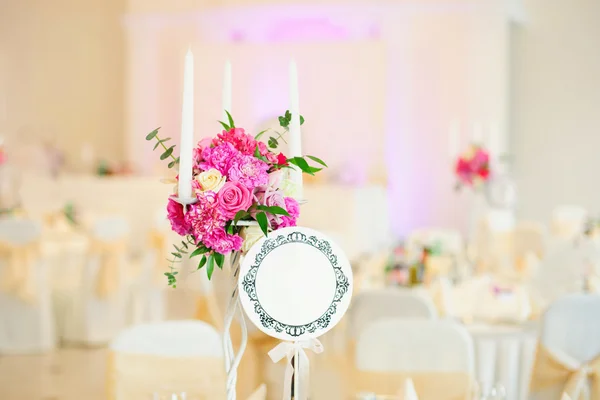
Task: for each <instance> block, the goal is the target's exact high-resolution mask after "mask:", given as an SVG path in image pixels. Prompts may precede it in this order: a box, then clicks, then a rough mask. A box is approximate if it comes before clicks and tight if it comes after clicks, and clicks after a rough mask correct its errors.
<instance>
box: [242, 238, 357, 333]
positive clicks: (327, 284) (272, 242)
mask: <svg viewBox="0 0 600 400" xmlns="http://www.w3.org/2000/svg"><path fill="white" fill-rule="evenodd" d="M239 290H240V299H241V303H242V306H243V308H244V310H245V311H246V314H247V315H248V317H249V318H250V320H251V321H252V322H253V323H254V324H255V325H256V326H257V327H258V328H259V329H260V330H261V331H263V332H265V333H266V334H268V335H270V336H273V337H276V338H279V339H282V340H290V341H295V340H303V339H307V338H313V337H318V336H320V335H322V334H323V333H325V332H327V331H328V330H329V329H331V328H333V327H334V326H335V325H336V324H337V323H338V322H339V320H340V319H341V317H342V316H343V315H344V313H345V312H346V310H347V308H348V305H349V303H350V298H351V295H352V272H351V268H350V264H349V262H348V260H347V259H346V256H345V255H344V253H342V251H341V250H340V248H339V247H338V246H337V245H336V244H335V243H333V242H332V241H331V239H329V238H327V237H325V236H324V235H322V234H321V233H319V232H317V231H314V230H311V229H307V228H300V227H292V228H284V229H280V230H278V231H275V232H272V233H271V234H269V236H268V237H267V238H262V239H261V240H260V241H258V242H257V243H256V244H255V245H254V246H253V247H252V248H251V249H250V251H249V252H248V254H247V255H246V257H245V258H244V260H243V262H242V267H241V279H240V283H239Z"/></svg>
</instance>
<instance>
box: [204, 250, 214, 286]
mask: <svg viewBox="0 0 600 400" xmlns="http://www.w3.org/2000/svg"><path fill="white" fill-rule="evenodd" d="M214 270H215V258H214V257H213V255H212V254H211V255H209V256H208V261H207V263H206V274H207V275H208V279H209V280H210V278H212V274H213V271H214Z"/></svg>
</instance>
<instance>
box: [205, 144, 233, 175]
mask: <svg viewBox="0 0 600 400" xmlns="http://www.w3.org/2000/svg"><path fill="white" fill-rule="evenodd" d="M240 156H241V154H240V152H239V151H238V150H236V149H235V148H234V147H233V145H232V144H231V143H223V144H220V145H218V146H215V147H206V148H204V150H202V159H203V161H202V162H200V163H199V167H200V169H202V170H204V171H206V170H209V169H211V168H215V169H216V170H217V171H219V172H220V173H221V174H223V175H226V176H227V171H228V170H229V166H230V164H231V161H232V160H233V159H237V158H239V157H240Z"/></svg>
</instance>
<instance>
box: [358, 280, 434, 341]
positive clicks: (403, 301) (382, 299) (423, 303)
mask: <svg viewBox="0 0 600 400" xmlns="http://www.w3.org/2000/svg"><path fill="white" fill-rule="evenodd" d="M437 315H438V313H437V310H436V308H435V304H434V303H433V300H432V299H431V298H430V297H429V296H428V295H427V294H426V293H421V292H416V291H413V290H402V289H397V288H390V289H380V290H373V291H368V292H363V293H360V294H358V295H357V296H356V297H355V298H354V300H353V302H352V305H351V307H350V310H349V322H350V323H349V329H350V332H349V333H350V338H357V337H358V336H359V334H360V332H361V331H363V330H364V329H365V328H366V327H367V326H368V325H369V324H371V323H373V322H375V321H378V320H380V319H385V318H423V319H434V318H437Z"/></svg>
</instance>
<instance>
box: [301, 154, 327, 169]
mask: <svg viewBox="0 0 600 400" xmlns="http://www.w3.org/2000/svg"><path fill="white" fill-rule="evenodd" d="M306 157H308V158H310V159H311V160H313V161H315V162H318V163H319V164H321V165H322V166H324V167H328V165H327V164H325V161H323V160H321V159H320V158H317V157H315V156H306Z"/></svg>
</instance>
